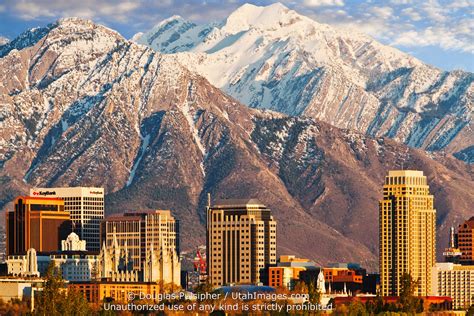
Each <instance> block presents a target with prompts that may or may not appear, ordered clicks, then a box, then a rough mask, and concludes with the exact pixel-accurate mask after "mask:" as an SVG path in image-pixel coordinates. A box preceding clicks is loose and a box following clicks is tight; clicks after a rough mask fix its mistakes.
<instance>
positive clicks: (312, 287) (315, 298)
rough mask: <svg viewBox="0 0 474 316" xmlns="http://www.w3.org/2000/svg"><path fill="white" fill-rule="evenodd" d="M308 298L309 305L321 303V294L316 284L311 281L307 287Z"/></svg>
mask: <svg viewBox="0 0 474 316" xmlns="http://www.w3.org/2000/svg"><path fill="white" fill-rule="evenodd" d="M308 296H309V301H310V302H311V304H319V303H320V302H321V293H320V292H319V290H318V288H317V286H316V282H314V281H312V282H311V283H310V284H309V286H308Z"/></svg>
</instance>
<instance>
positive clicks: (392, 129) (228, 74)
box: [133, 3, 474, 163]
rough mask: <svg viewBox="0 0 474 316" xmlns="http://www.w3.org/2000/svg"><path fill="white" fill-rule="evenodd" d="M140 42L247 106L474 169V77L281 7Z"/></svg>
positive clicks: (174, 24)
mask: <svg viewBox="0 0 474 316" xmlns="http://www.w3.org/2000/svg"><path fill="white" fill-rule="evenodd" d="M133 40H134V41H136V42H138V43H141V44H145V45H147V46H149V47H151V48H153V49H155V50H156V51H159V52H163V53H166V54H170V53H174V54H176V56H177V57H178V58H179V60H180V62H181V63H182V64H183V65H185V66H186V67H187V68H188V69H192V70H194V71H196V72H198V73H199V74H201V75H202V76H204V77H205V78H206V79H208V80H209V82H211V84H213V85H214V86H216V87H218V88H220V89H222V90H223V91H225V92H226V93H228V94H229V95H231V96H233V97H234V98H236V99H237V100H239V101H240V102H242V103H243V104H246V105H248V106H250V107H254V108H265V109H271V110H275V111H278V112H282V113H285V114H288V115H292V116H296V115H303V116H308V117H312V118H316V119H319V120H322V121H324V122H327V123H329V124H331V125H334V126H337V127H340V128H347V129H353V130H356V131H358V132H360V133H364V134H367V135H370V136H374V137H378V136H382V137H389V138H393V139H395V140H397V141H399V142H403V143H405V144H407V145H409V146H410V147H416V148H423V149H425V150H428V151H443V152H447V153H449V154H454V156H455V157H457V158H458V159H462V160H464V161H467V162H469V163H472V162H474V133H473V130H472V126H471V123H472V112H473V104H474V103H473V95H474V89H473V80H474V76H473V74H472V73H469V72H464V71H460V70H459V71H451V72H447V71H441V70H439V69H437V68H435V67H432V66H429V65H427V64H424V63H422V62H421V61H419V60H417V59H416V58H413V57H411V56H410V55H408V54H405V53H403V52H401V51H399V50H397V49H395V48H392V47H389V46H385V45H382V44H380V43H379V42H377V41H375V40H374V39H373V38H371V37H369V36H367V35H364V34H360V33H357V32H356V31H354V30H343V29H337V28H334V27H331V26H329V25H326V24H321V23H318V22H316V21H314V20H312V19H310V18H308V17H305V16H303V15H300V14H298V13H297V12H295V11H293V10H290V9H288V8H287V7H285V6H284V5H282V4H280V3H275V4H273V5H269V6H266V7H259V6H255V5H252V4H245V5H243V6H241V7H240V8H238V9H237V10H236V11H234V12H233V13H232V14H230V15H229V16H228V17H227V19H225V20H224V21H222V22H220V23H211V24H203V25H197V24H195V23H192V22H189V21H186V20H184V19H182V18H181V17H179V16H174V17H171V18H170V19H167V20H165V21H162V22H160V23H159V24H157V25H156V26H155V27H153V28H152V29H151V30H150V31H148V32H146V33H144V34H137V35H135V36H134V38H133Z"/></svg>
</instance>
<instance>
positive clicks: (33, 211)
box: [6, 196, 71, 256]
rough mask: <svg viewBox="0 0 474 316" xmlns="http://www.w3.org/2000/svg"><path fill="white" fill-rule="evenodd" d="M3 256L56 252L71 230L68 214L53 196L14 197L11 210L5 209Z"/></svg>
mask: <svg viewBox="0 0 474 316" xmlns="http://www.w3.org/2000/svg"><path fill="white" fill-rule="evenodd" d="M6 227H7V232H6V235H7V256H9V255H22V254H26V252H27V250H28V249H30V248H34V249H35V250H36V251H37V252H45V251H58V250H59V249H61V240H62V239H65V238H66V236H67V235H68V234H69V233H70V232H71V221H70V218H69V213H68V212H66V211H64V201H63V200H61V199H57V198H45V197H24V196H20V197H17V198H16V200H15V206H14V210H13V211H9V212H6Z"/></svg>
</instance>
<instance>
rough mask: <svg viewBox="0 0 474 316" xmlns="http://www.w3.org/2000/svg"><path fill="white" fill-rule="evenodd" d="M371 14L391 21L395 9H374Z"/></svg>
mask: <svg viewBox="0 0 474 316" xmlns="http://www.w3.org/2000/svg"><path fill="white" fill-rule="evenodd" d="M370 12H371V13H373V14H374V15H375V16H376V17H379V18H382V19H389V18H390V17H392V16H393V9H392V8H390V7H372V8H371V9H370Z"/></svg>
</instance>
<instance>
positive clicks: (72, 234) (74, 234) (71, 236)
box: [66, 232, 80, 241]
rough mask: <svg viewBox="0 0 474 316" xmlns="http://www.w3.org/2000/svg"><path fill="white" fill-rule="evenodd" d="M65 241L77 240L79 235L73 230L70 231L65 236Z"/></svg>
mask: <svg viewBox="0 0 474 316" xmlns="http://www.w3.org/2000/svg"><path fill="white" fill-rule="evenodd" d="M66 240H67V241H79V240H80V239H79V236H77V234H76V233H75V232H72V233H70V234H69V235H68V236H67V238H66Z"/></svg>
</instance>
